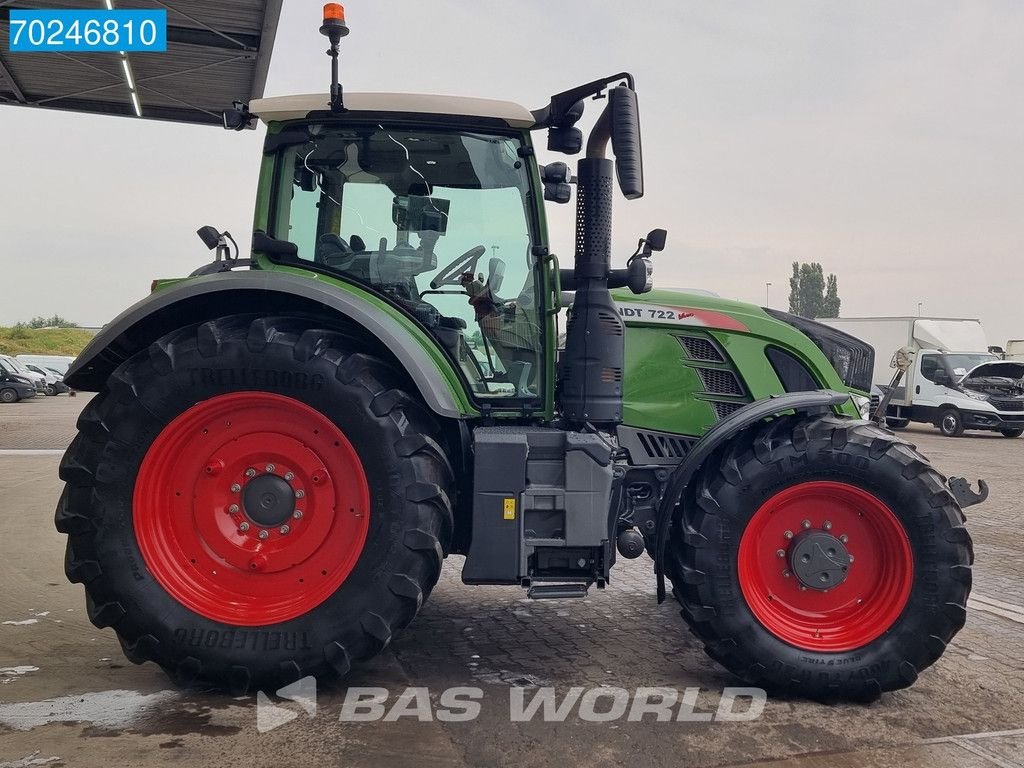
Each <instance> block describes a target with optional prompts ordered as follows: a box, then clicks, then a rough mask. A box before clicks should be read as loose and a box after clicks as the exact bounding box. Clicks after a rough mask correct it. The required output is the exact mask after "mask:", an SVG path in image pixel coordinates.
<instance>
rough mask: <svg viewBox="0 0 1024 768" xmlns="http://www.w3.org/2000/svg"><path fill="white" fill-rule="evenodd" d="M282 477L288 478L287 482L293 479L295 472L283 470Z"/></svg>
mask: <svg viewBox="0 0 1024 768" xmlns="http://www.w3.org/2000/svg"><path fill="white" fill-rule="evenodd" d="M284 479H285V480H288V481H289V482H290V481H292V480H294V479H295V473H294V472H285V473H284Z"/></svg>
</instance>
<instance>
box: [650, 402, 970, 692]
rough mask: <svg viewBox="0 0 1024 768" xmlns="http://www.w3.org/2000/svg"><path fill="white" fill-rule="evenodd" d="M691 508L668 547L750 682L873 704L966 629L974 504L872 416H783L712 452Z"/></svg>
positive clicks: (706, 625) (694, 487)
mask: <svg viewBox="0 0 1024 768" xmlns="http://www.w3.org/2000/svg"><path fill="white" fill-rule="evenodd" d="M684 504H685V507H686V509H687V516H686V519H685V520H677V521H676V522H675V523H674V524H673V527H672V540H671V555H670V558H669V567H670V569H671V570H670V573H671V575H672V582H673V586H674V591H675V595H676V597H677V599H678V600H679V602H680V603H681V604H682V606H683V617H684V619H686V621H687V623H688V624H689V625H690V628H691V630H692V631H693V632H694V634H696V635H697V637H698V638H700V639H701V640H703V641H704V643H705V650H706V651H707V652H708V654H709V655H710V656H711V657H712V658H714V659H715V660H716V661H718V662H719V663H721V664H722V665H723V666H725V667H726V668H728V669H729V670H730V671H732V672H733V673H735V674H736V675H738V676H739V677H741V678H743V679H744V680H747V681H748V682H750V683H751V684H754V685H760V686H763V687H765V688H768V689H770V690H772V691H775V692H783V693H788V694H796V695H801V696H806V697H810V698H815V699H824V700H829V699H852V700H870V699H873V698H875V697H877V696H878V695H879V694H881V693H882V692H883V691H890V690H894V689H898V688H903V687H906V686H908V685H910V684H912V683H913V682H914V681H915V680H916V678H917V675H918V673H919V672H920V671H921V670H923V669H925V668H926V667H928V666H930V665H931V664H933V663H934V662H935V661H936V660H937V659H938V658H939V656H941V655H942V653H943V651H944V650H945V648H946V644H947V643H948V642H949V641H950V640H951V639H952V637H953V636H954V635H955V634H956V633H957V632H958V631H959V630H960V628H961V627H962V626H963V624H964V620H965V617H966V604H967V596H968V594H969V592H970V586H971V564H972V562H973V550H972V545H971V540H970V537H969V536H968V534H967V530H966V529H965V528H964V525H963V523H964V518H963V514H962V512H961V511H960V509H959V507H958V506H957V504H956V502H955V500H954V499H953V496H952V495H951V494H950V493H949V491H948V490H947V489H946V487H945V483H944V478H943V477H942V476H941V475H940V474H939V473H938V472H936V471H935V470H934V469H933V468H932V467H931V466H930V465H929V464H928V463H927V460H926V459H925V458H924V457H923V456H921V455H920V454H918V453H917V452H916V451H915V450H914V449H913V447H912V446H910V445H909V444H907V443H905V442H903V441H902V440H900V439H899V438H896V437H895V436H893V435H892V434H891V433H888V432H886V431H884V430H881V429H879V428H877V427H875V426H874V425H871V424H867V423H864V422H854V421H850V420H844V419H839V418H835V417H827V418H819V419H806V418H800V417H786V418H780V419H777V420H775V421H773V422H770V423H769V424H767V425H765V426H763V427H761V428H759V429H758V430H756V431H754V432H753V433H744V435H742V436H740V437H739V438H738V439H737V440H735V441H734V443H733V445H732V446H731V447H730V448H728V449H726V450H725V451H724V452H722V453H721V454H720V455H719V456H718V457H717V460H716V461H713V462H709V463H708V464H707V465H706V467H705V468H704V469H703V470H702V471H701V473H700V474H699V476H698V477H697V478H695V480H694V482H693V483H692V484H691V490H690V491H689V492H688V496H687V497H685V498H684ZM847 557H849V560H846V558H847ZM805 558H806V559H805Z"/></svg>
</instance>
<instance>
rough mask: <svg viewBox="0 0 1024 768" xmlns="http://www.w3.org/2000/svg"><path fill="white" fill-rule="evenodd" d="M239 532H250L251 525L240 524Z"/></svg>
mask: <svg viewBox="0 0 1024 768" xmlns="http://www.w3.org/2000/svg"><path fill="white" fill-rule="evenodd" d="M238 530H240V531H241V532H242V533H245V532H246V531H248V530H249V524H248V523H239V524H238Z"/></svg>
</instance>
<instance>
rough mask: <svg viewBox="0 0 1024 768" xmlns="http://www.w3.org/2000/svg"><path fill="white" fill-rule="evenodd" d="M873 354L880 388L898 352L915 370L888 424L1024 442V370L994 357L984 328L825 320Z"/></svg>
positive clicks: (954, 322) (950, 321)
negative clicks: (993, 435)
mask: <svg viewBox="0 0 1024 768" xmlns="http://www.w3.org/2000/svg"><path fill="white" fill-rule="evenodd" d="M819 322H822V323H824V324H825V325H830V326H832V327H833V328H837V329H839V330H841V331H845V332H846V333H849V334H852V335H853V336H856V337H857V338H859V339H861V340H863V341H866V342H867V343H868V344H871V345H872V346H873V347H874V348H875V372H874V376H873V379H872V382H873V384H874V387H875V388H877V390H878V391H880V392H881V393H883V394H884V393H886V392H888V390H889V385H890V383H891V381H892V377H893V373H894V372H895V371H894V370H893V369H892V368H891V367H890V366H889V361H890V360H891V359H892V357H893V355H894V354H895V353H896V351H897V350H900V349H905V350H907V351H908V352H909V353H910V354H911V355H912V356H913V363H912V366H911V368H910V369H909V370H908V371H907V373H906V375H905V376H904V378H903V380H902V381H901V382H900V383H899V384H898V385H897V387H896V388H895V390H894V391H893V393H892V398H891V399H890V400H889V406H888V409H887V411H886V423H887V424H888V425H889V426H890V427H892V428H893V429H901V428H903V427H905V426H907V424H909V423H910V422H911V421H916V422H922V423H925V424H933V425H935V426H936V427H938V429H939V431H941V432H942V434H944V435H947V436H949V437H957V436H959V435H962V434H963V432H964V430H967V429H976V430H987V431H992V432H999V433H1000V434H1002V435H1003V436H1005V437H1020V436H1021V435H1022V434H1024V362H1011V361H1008V360H1007V361H1004V360H1001V359H1000V358H999V357H998V356H997V355H994V354H992V353H990V352H988V351H987V350H988V344H987V342H986V339H985V332H984V329H983V328H982V327H981V323H980V322H979V321H978V320H969V319H962V318H919V317H856V318H836V319H831V320H827V319H822V320H820V321H819Z"/></svg>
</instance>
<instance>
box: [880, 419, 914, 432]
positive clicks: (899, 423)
mask: <svg viewBox="0 0 1024 768" xmlns="http://www.w3.org/2000/svg"><path fill="white" fill-rule="evenodd" d="M885 426H886V427H888V428H889V429H891V430H893V431H894V432H895V431H897V430H900V429H906V428H907V427H908V426H910V419H897V418H893V417H886V419H885Z"/></svg>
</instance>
